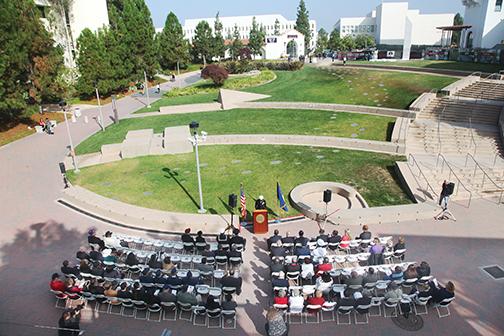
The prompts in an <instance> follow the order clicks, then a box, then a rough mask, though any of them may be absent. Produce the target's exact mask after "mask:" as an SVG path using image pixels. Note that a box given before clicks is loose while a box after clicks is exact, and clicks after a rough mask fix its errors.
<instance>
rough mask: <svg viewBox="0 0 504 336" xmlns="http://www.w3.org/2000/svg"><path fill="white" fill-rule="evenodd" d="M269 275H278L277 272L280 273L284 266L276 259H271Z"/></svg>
mask: <svg viewBox="0 0 504 336" xmlns="http://www.w3.org/2000/svg"><path fill="white" fill-rule="evenodd" d="M270 268H271V273H278V272H282V273H283V271H284V265H283V263H282V261H280V260H278V259H276V258H275V259H273V260H272V261H271V266H270Z"/></svg>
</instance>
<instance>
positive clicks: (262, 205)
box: [255, 195, 266, 210]
mask: <svg viewBox="0 0 504 336" xmlns="http://www.w3.org/2000/svg"><path fill="white" fill-rule="evenodd" d="M255 209H256V210H266V200H265V199H264V196H263V195H260V196H259V198H258V199H257V200H256V201H255Z"/></svg>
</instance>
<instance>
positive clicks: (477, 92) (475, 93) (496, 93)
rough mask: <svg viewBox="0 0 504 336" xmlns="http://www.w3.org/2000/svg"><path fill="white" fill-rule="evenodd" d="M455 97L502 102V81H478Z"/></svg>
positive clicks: (503, 99)
mask: <svg viewBox="0 0 504 336" xmlns="http://www.w3.org/2000/svg"><path fill="white" fill-rule="evenodd" d="M456 95H457V96H460V97H467V98H476V99H486V100H500V101H504V81H502V80H501V81H498V80H480V81H478V82H476V83H474V84H471V85H469V86H467V87H465V88H463V89H462V90H460V91H459V92H457V93H456Z"/></svg>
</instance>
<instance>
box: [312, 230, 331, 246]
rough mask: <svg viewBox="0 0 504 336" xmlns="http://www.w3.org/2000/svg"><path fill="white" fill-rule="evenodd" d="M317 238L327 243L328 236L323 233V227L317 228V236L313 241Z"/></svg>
mask: <svg viewBox="0 0 504 336" xmlns="http://www.w3.org/2000/svg"><path fill="white" fill-rule="evenodd" d="M319 239H321V240H322V241H323V242H324V243H327V241H328V240H329V236H328V235H327V234H326V233H325V230H324V229H320V230H319V235H318V236H317V238H315V241H317V240H319Z"/></svg>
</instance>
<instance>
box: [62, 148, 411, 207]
mask: <svg viewBox="0 0 504 336" xmlns="http://www.w3.org/2000/svg"><path fill="white" fill-rule="evenodd" d="M397 160H398V157H396V156H390V155H385V154H378V153H368V152H359V151H349V150H334V149H329V148H310V147H299V146H248V145H247V146H244V145H241V146H203V147H201V148H200V162H201V165H202V168H201V174H202V185H203V195H204V206H205V208H206V209H208V210H209V211H210V212H211V213H221V214H225V213H227V211H226V202H227V198H228V195H229V194H230V193H236V194H239V188H240V183H243V185H244V188H245V191H246V194H247V206H248V209H251V208H253V202H254V198H255V197H257V196H258V195H260V194H262V195H264V196H265V198H266V200H267V202H268V206H269V207H270V208H271V209H272V210H273V211H275V212H279V209H278V206H277V205H276V182H277V181H278V182H279V183H280V185H281V187H282V190H283V192H284V196H285V197H286V199H287V198H288V194H289V192H290V190H292V188H294V187H295V186H297V185H299V184H301V183H305V182H310V181H335V182H341V183H346V184H348V185H351V186H354V187H355V188H356V189H357V190H358V191H359V192H360V193H361V194H362V196H363V197H364V198H365V199H366V201H367V202H368V203H369V205H370V206H383V205H393V204H407V203H410V200H409V199H408V197H407V195H406V194H405V193H404V192H403V190H401V188H400V186H399V185H398V184H397V182H396V180H395V178H394V176H393V175H392V174H393V168H392V167H393V165H394V162H395V161H397ZM70 179H71V181H72V183H75V184H78V185H81V186H83V187H85V188H88V189H90V190H92V191H94V192H96V193H98V194H101V195H103V196H106V197H110V198H114V199H117V200H120V201H123V202H126V203H130V204H135V205H139V206H143V207H148V208H154V209H161V210H169V211H183V212H191V213H196V211H197V209H198V202H199V200H198V184H197V178H196V167H195V159H194V154H193V153H189V154H182V155H173V156H172V155H166V156H151V157H142V158H137V159H128V160H123V161H120V162H115V163H110V164H104V165H99V166H94V167H89V168H83V169H82V170H81V173H80V174H78V175H75V174H73V172H71V173H70ZM296 213H297V211H296V210H294V209H293V207H292V205H290V206H289V212H288V213H287V214H282V216H284V215H293V214H296Z"/></svg>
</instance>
